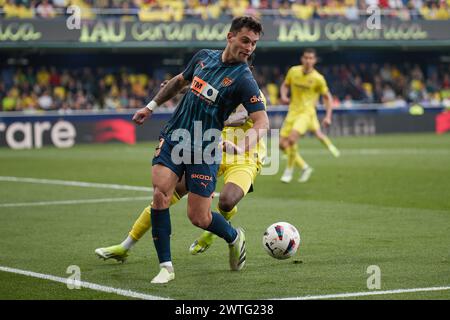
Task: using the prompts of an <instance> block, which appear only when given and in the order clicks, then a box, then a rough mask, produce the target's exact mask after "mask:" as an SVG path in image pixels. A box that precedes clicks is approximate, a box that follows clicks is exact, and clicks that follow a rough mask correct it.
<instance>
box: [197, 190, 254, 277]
mask: <svg viewBox="0 0 450 320" xmlns="http://www.w3.org/2000/svg"><path fill="white" fill-rule="evenodd" d="M210 208H211V198H206V197H203V196H200V195H197V194H194V193H192V192H191V193H190V194H189V197H188V217H189V219H190V220H191V222H192V224H194V225H195V226H197V227H200V228H202V229H204V230H206V231H209V232H211V233H213V234H215V235H217V236H219V237H221V238H222V239H224V240H225V241H226V242H227V243H228V245H229V250H230V252H229V254H230V256H229V260H230V268H231V270H233V271H238V270H241V269H242V268H243V267H244V265H245V259H246V248H245V235H244V232H243V230H242V229H236V228H233V227H232V226H231V224H229V223H228V221H227V220H226V219H225V218H224V217H223V216H222V215H221V214H219V213H217V212H211V211H210Z"/></svg>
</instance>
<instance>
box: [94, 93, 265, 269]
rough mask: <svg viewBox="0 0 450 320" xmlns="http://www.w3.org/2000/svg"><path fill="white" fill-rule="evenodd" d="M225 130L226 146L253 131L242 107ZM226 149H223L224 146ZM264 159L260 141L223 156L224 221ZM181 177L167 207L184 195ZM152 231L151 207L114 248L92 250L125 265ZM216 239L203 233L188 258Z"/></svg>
mask: <svg viewBox="0 0 450 320" xmlns="http://www.w3.org/2000/svg"><path fill="white" fill-rule="evenodd" d="M260 95H261V96H260V97H255V98H257V99H262V101H263V102H264V105H266V99H265V97H264V95H263V93H262V92H260ZM225 125H226V126H225V128H224V129H223V131H222V139H223V141H224V142H225V144H226V142H227V141H229V142H231V143H234V144H236V142H237V140H238V139H239V137H240V136H241V137H244V136H245V133H246V132H247V131H248V130H249V129H251V128H252V127H253V122H252V120H251V119H250V118H249V117H248V114H247V111H246V110H245V108H243V107H242V106H239V107H238V108H236V111H235V112H234V113H232V114H231V115H230V117H229V118H228V119H227V121H226V122H225ZM225 147H226V146H225ZM265 157H266V145H265V143H264V141H263V140H262V139H260V140H259V142H258V143H257V144H256V145H255V146H254V147H253V148H252V149H251V150H250V151H248V152H247V153H245V154H240V155H238V154H236V155H232V154H229V153H227V152H223V154H222V162H221V165H220V168H219V171H218V174H217V176H218V177H219V176H223V178H224V186H223V188H222V191H221V192H220V196H219V204H218V210H219V212H220V214H222V215H223V216H224V217H225V219H226V220H230V219H231V218H232V217H233V216H234V215H235V214H236V213H237V206H236V205H237V204H238V202H239V201H240V200H241V199H242V198H243V197H244V196H245V195H246V194H247V193H248V192H252V191H253V183H254V181H255V178H256V176H257V175H258V174H259V173H260V171H261V168H262V163H263V160H264V158H265ZM187 192H188V191H187V190H186V186H185V182H184V176H183V179H182V180H181V181H180V182H179V183H178V184H177V187H176V189H175V192H174V195H173V197H172V199H171V203H170V205H173V204H175V203H177V202H178V201H179V200H180V199H181V198H182V197H183V196H184V195H186V194H187ZM150 228H151V221H150V206H148V207H146V208H145V209H144V210H143V211H142V213H141V215H140V216H139V218H138V219H137V220H136V222H135V223H134V225H133V227H132V229H131V231H130V232H129V234H128V236H127V238H126V239H125V240H124V241H123V242H122V243H121V244H118V245H113V246H110V247H105V248H98V249H96V250H95V253H96V254H97V256H99V257H100V258H103V259H105V260H106V259H111V258H113V259H116V260H117V261H122V262H123V261H125V259H126V258H127V256H128V251H129V250H130V249H131V247H132V246H133V245H134V244H135V243H136V242H137V241H139V239H140V238H141V237H142V236H143V235H144V234H145V233H146V232H147V231H148V230H149V229H150ZM215 238H216V235H214V234H213V233H211V232H209V231H204V232H203V233H202V234H201V236H200V237H199V238H198V239H197V240H195V241H194V242H193V243H192V245H191V246H190V248H189V251H190V253H191V254H194V255H195V254H197V253H201V252H204V251H205V250H206V249H208V248H209V246H210V245H211V244H212V243H213V241H214V239H215Z"/></svg>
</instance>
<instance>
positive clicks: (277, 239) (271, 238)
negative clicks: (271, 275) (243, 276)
mask: <svg viewBox="0 0 450 320" xmlns="http://www.w3.org/2000/svg"><path fill="white" fill-rule="evenodd" d="M262 244H263V247H264V249H265V250H266V252H267V253H268V254H269V255H270V256H271V257H274V258H275V259H280V260H284V259H288V258H290V257H292V256H293V255H294V254H295V253H296V252H297V249H298V246H299V244H300V234H299V233H298V231H297V229H296V228H295V227H294V226H293V225H292V224H290V223H287V222H277V223H274V224H272V225H271V226H270V227H268V228H267V229H266V232H264V236H263V241H262Z"/></svg>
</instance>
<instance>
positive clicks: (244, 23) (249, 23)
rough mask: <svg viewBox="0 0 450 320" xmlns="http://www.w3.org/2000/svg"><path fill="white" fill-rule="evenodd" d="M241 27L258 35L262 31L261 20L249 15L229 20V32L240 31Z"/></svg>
mask: <svg viewBox="0 0 450 320" xmlns="http://www.w3.org/2000/svg"><path fill="white" fill-rule="evenodd" d="M242 28H247V29H249V30H251V31H253V32H254V33H256V34H259V35H262V34H263V33H264V32H263V27H262V24H261V22H259V21H258V20H256V19H255V18H253V17H249V16H243V17H237V18H234V19H233V21H232V22H231V27H230V32H233V33H236V32H239V31H241V29H242Z"/></svg>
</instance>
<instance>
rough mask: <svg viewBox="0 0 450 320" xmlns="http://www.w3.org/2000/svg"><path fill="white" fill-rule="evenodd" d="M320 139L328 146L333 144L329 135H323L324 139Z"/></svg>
mask: <svg viewBox="0 0 450 320" xmlns="http://www.w3.org/2000/svg"><path fill="white" fill-rule="evenodd" d="M319 140H320V142H321V143H322V144H323V145H324V146H325V147H327V148H330V146H331V145H332V144H333V143H331V140H330V139H328V137H323V138H322V139H319Z"/></svg>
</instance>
